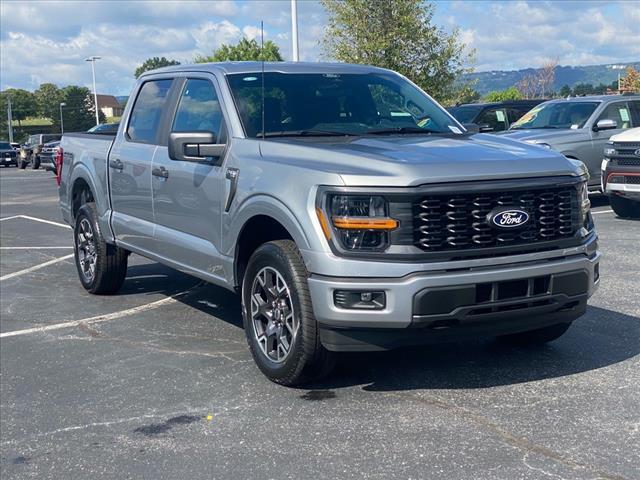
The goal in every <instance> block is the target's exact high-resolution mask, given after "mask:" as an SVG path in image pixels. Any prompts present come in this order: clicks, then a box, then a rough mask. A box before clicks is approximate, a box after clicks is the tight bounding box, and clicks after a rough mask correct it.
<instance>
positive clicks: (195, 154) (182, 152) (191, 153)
mask: <svg viewBox="0 0 640 480" xmlns="http://www.w3.org/2000/svg"><path fill="white" fill-rule="evenodd" d="M216 142H217V138H216V134H215V133H213V132H205V131H196V132H171V133H170V134H169V145H168V147H169V158H170V159H171V160H181V161H183V162H205V161H207V160H211V159H218V158H220V157H221V156H222V154H223V153H224V150H225V148H226V145H225V144H224V143H216Z"/></svg>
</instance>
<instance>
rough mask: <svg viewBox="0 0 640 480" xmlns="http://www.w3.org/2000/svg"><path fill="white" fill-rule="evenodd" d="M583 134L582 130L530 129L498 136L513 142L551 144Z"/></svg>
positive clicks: (510, 131)
mask: <svg viewBox="0 0 640 480" xmlns="http://www.w3.org/2000/svg"><path fill="white" fill-rule="evenodd" d="M581 132H584V129H581V128H578V129H574V130H572V129H570V128H558V129H556V128H548V129H547V128H532V129H524V128H523V129H517V130H507V131H506V132H502V133H501V134H499V135H500V136H501V137H504V138H511V139H513V140H520V141H524V140H536V141H538V142H541V143H546V142H552V141H554V140H560V139H566V138H571V137H572V135H576V134H579V133H581Z"/></svg>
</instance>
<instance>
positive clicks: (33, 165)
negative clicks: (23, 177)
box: [31, 155, 40, 170]
mask: <svg viewBox="0 0 640 480" xmlns="http://www.w3.org/2000/svg"><path fill="white" fill-rule="evenodd" d="M31 168H33V169H34V170H38V169H39V168H40V157H38V156H36V155H34V156H33V157H32V158H31Z"/></svg>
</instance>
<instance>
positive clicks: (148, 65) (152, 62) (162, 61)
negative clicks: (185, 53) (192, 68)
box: [134, 57, 180, 78]
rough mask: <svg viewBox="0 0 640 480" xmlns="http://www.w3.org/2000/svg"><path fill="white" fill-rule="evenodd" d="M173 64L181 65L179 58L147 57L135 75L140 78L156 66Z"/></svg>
mask: <svg viewBox="0 0 640 480" xmlns="http://www.w3.org/2000/svg"><path fill="white" fill-rule="evenodd" d="M171 65H180V62H178V61H177V60H169V59H168V58H166V57H153V58H147V59H146V60H145V61H144V63H143V64H142V65H140V66H139V67H138V68H136V71H135V74H134V75H135V76H136V78H138V77H139V76H140V75H142V74H143V73H144V72H146V71H149V70H155V69H156V68H162V67H170V66H171Z"/></svg>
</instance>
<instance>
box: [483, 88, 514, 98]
mask: <svg viewBox="0 0 640 480" xmlns="http://www.w3.org/2000/svg"><path fill="white" fill-rule="evenodd" d="M484 100H485V101H486V102H506V101H508V100H522V94H521V93H520V91H519V90H518V89H517V88H516V87H509V88H507V89H505V90H501V91H498V90H494V91H493V92H489V93H487V95H486V96H485V97H484Z"/></svg>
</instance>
